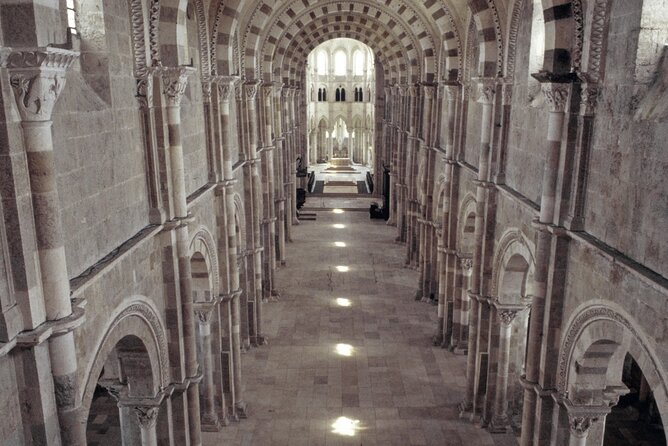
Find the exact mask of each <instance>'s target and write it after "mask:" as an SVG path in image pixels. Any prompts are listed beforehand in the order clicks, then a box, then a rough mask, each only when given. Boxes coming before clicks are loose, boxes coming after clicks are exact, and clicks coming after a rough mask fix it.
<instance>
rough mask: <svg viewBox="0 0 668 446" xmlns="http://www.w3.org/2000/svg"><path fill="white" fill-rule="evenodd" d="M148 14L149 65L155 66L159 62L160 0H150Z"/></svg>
mask: <svg viewBox="0 0 668 446" xmlns="http://www.w3.org/2000/svg"><path fill="white" fill-rule="evenodd" d="M148 14H149V20H148V42H149V51H150V53H151V65H153V66H156V65H159V64H160V33H159V29H160V0H151V4H150V6H149V9H148Z"/></svg>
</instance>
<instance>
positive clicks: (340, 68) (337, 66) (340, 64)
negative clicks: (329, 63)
mask: <svg viewBox="0 0 668 446" xmlns="http://www.w3.org/2000/svg"><path fill="white" fill-rule="evenodd" d="M347 59H348V58H347V57H346V53H345V52H344V51H343V50H339V51H337V52H336V54H334V74H335V75H337V76H345V75H346V74H348V60H347Z"/></svg>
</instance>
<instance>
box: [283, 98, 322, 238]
mask: <svg viewBox="0 0 668 446" xmlns="http://www.w3.org/2000/svg"><path fill="white" fill-rule="evenodd" d="M281 92H282V101H281V102H282V105H283V113H282V117H283V120H284V122H283V126H284V132H283V135H284V138H285V141H284V142H283V186H284V191H283V193H284V197H285V225H284V227H285V239H286V240H287V241H289V242H292V225H293V224H294V223H293V220H292V212H293V211H292V209H293V208H295V207H296V202H295V201H294V200H293V192H292V189H294V188H295V176H296V171H295V170H293V169H292V167H291V166H292V161H291V159H290V157H291V156H292V120H291V117H290V104H289V103H290V96H291V90H290V89H289V88H288V87H284V88H283V89H282V90H281ZM330 157H331V156H330Z"/></svg>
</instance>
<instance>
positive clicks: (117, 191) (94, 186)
mask: <svg viewBox="0 0 668 446" xmlns="http://www.w3.org/2000/svg"><path fill="white" fill-rule="evenodd" d="M123 3H124V2H106V3H105V10H104V25H105V28H106V29H105V36H106V41H105V42H106V49H107V51H106V54H105V55H104V57H105V58H108V68H107V69H105V68H101V69H102V70H103V71H104V73H103V74H104V75H105V76H108V78H109V85H108V86H106V88H108V91H109V97H110V98H111V102H110V103H107V102H105V101H104V100H103V98H101V97H100V96H99V95H98V94H97V93H96V91H95V90H94V89H93V88H92V86H91V84H90V80H89V79H90V78H88V80H85V79H84V77H83V76H82V72H83V70H84V69H82V70H79V69H74V70H72V71H70V73H69V75H68V78H67V83H66V85H65V90H64V91H63V93H62V94H61V96H62V97H61V98H60V100H59V101H58V103H57V105H56V109H55V112H54V124H53V128H54V131H53V134H54V145H55V154H56V156H55V159H56V168H57V171H58V193H59V196H60V201H61V209H62V218H63V226H64V227H66V228H68V230H67V231H66V232H65V237H66V241H65V247H66V253H67V265H68V270H69V275H70V277H75V276H77V275H79V274H80V273H81V272H83V271H84V270H85V269H86V268H88V267H89V266H90V265H92V264H94V263H95V262H97V261H98V260H100V259H101V258H102V257H104V256H105V255H107V254H108V253H109V252H110V251H111V250H113V249H114V248H116V247H117V246H119V245H120V244H121V243H123V242H124V241H125V240H127V239H128V238H130V237H131V236H132V235H134V234H135V233H136V232H138V231H139V230H140V229H141V228H143V227H144V226H146V224H147V223H148V203H147V193H146V173H145V170H146V168H145V164H144V157H145V155H144V148H143V143H142V131H141V128H140V117H139V113H138V107H137V105H138V103H137V100H136V99H135V97H134V96H135V90H136V81H135V78H134V75H133V63H134V61H133V58H132V47H131V42H130V38H129V36H130V21H129V17H128V9H127V6H126V5H124V4H123ZM85 69H86V70H90V69H91V68H90V66H88V65H86V68H85Z"/></svg>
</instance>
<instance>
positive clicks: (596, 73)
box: [586, 0, 610, 82]
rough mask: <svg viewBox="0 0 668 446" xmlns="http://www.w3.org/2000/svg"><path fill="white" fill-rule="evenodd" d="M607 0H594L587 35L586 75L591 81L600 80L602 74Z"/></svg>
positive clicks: (608, 3)
mask: <svg viewBox="0 0 668 446" xmlns="http://www.w3.org/2000/svg"><path fill="white" fill-rule="evenodd" d="M609 5H610V1H609V0H596V3H594V12H593V14H592V20H591V34H590V36H589V61H588V64H587V68H586V70H587V75H588V76H589V77H590V79H591V81H593V82H600V81H601V77H602V75H603V72H602V60H603V48H604V45H605V38H606V27H607V23H608V7H609Z"/></svg>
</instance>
